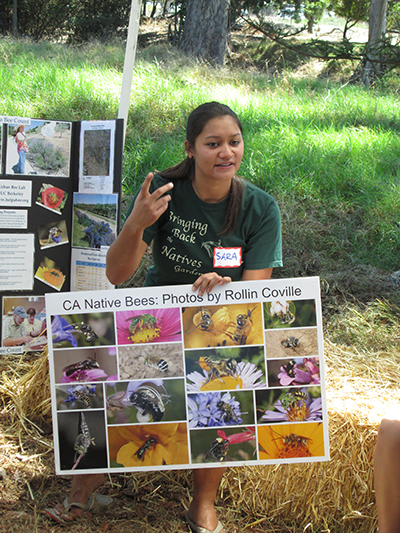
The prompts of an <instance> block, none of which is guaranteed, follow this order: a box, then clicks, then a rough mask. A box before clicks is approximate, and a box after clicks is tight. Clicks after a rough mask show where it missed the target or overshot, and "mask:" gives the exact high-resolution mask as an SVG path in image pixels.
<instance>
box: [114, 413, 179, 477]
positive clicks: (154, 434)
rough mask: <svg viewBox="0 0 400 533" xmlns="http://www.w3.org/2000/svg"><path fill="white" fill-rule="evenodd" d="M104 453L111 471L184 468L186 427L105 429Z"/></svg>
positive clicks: (164, 426)
mask: <svg viewBox="0 0 400 533" xmlns="http://www.w3.org/2000/svg"><path fill="white" fill-rule="evenodd" d="M108 449H109V458H110V467H111V468H134V469H135V470H137V469H138V468H142V467H148V468H149V469H150V470H151V469H152V468H151V467H161V466H166V465H186V464H188V463H189V453H188V437H187V424H186V422H178V423H169V424H144V425H140V426H109V427H108ZM153 470H155V468H153ZM156 470H160V468H156Z"/></svg>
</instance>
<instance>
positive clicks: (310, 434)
mask: <svg viewBox="0 0 400 533" xmlns="http://www.w3.org/2000/svg"><path fill="white" fill-rule="evenodd" d="M258 444H259V453H260V459H261V460H265V459H289V458H295V457H319V456H323V455H324V433H323V425H322V424H321V423H320V422H314V423H310V424H283V425H278V426H260V427H259V428H258Z"/></svg>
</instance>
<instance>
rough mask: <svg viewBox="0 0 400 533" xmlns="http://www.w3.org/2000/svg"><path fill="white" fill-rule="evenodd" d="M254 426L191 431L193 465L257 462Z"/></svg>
mask: <svg viewBox="0 0 400 533" xmlns="http://www.w3.org/2000/svg"><path fill="white" fill-rule="evenodd" d="M255 439H256V435H255V428H254V426H246V427H236V428H231V429H226V428H225V429H224V430H222V429H218V430H216V429H198V430H196V429H194V430H192V431H190V447H191V454H192V463H217V464H219V463H228V462H232V461H240V462H250V461H255V460H257V454H256V440H255Z"/></svg>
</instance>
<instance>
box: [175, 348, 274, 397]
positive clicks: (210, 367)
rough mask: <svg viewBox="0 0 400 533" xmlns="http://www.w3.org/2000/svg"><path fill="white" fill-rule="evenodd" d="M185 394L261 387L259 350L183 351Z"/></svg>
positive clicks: (262, 367) (262, 368) (262, 372)
mask: <svg viewBox="0 0 400 533" xmlns="http://www.w3.org/2000/svg"><path fill="white" fill-rule="evenodd" d="M185 361H186V380H187V390H188V392H201V391H212V390H233V389H253V388H259V387H265V386H266V385H265V360H264V347H263V346H241V347H235V348H233V347H229V348H215V349H205V350H187V351H185Z"/></svg>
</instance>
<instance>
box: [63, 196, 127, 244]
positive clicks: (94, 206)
mask: <svg viewBox="0 0 400 533" xmlns="http://www.w3.org/2000/svg"><path fill="white" fill-rule="evenodd" d="M117 203H118V195H116V194H84V193H78V192H75V193H74V209H73V219H72V238H71V241H72V246H76V247H79V248H96V249H100V248H101V247H102V246H110V245H111V244H112V243H113V242H114V240H115V237H116V231H117Z"/></svg>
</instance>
